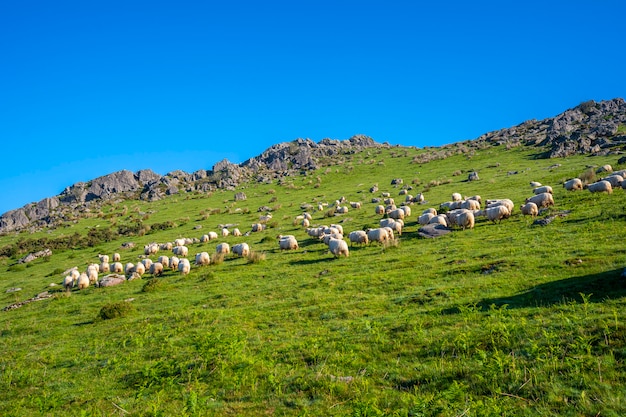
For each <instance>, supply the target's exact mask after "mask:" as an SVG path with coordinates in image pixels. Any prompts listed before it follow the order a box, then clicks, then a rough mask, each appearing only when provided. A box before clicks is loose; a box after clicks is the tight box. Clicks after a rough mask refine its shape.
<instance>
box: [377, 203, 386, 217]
mask: <svg viewBox="0 0 626 417" xmlns="http://www.w3.org/2000/svg"><path fill="white" fill-rule="evenodd" d="M375 211H376V214H378V215H379V216H382V215H383V214H385V206H383V205H381V204H379V205H377V206H376V209H375Z"/></svg>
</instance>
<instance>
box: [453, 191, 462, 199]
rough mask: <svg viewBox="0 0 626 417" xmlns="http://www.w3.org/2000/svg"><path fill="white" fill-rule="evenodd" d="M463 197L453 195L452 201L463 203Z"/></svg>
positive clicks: (457, 194)
mask: <svg viewBox="0 0 626 417" xmlns="http://www.w3.org/2000/svg"><path fill="white" fill-rule="evenodd" d="M462 199H463V196H462V195H461V194H459V193H452V201H461V200H462Z"/></svg>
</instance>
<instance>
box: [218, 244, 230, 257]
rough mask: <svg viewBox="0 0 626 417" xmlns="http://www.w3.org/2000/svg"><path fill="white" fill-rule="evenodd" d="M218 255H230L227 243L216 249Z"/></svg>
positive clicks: (219, 245)
mask: <svg viewBox="0 0 626 417" xmlns="http://www.w3.org/2000/svg"><path fill="white" fill-rule="evenodd" d="M215 252H216V253H223V254H225V255H226V254H229V253H230V245H229V244H228V243H226V242H222V243H220V244H218V245H217V246H216V247H215Z"/></svg>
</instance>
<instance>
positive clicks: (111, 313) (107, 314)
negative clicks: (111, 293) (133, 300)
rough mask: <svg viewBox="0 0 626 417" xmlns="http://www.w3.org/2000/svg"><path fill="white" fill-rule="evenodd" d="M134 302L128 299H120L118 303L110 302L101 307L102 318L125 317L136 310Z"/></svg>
mask: <svg viewBox="0 0 626 417" xmlns="http://www.w3.org/2000/svg"><path fill="white" fill-rule="evenodd" d="M134 309H135V308H134V307H133V305H132V304H130V303H128V302H126V301H118V302H117V303H109V304H106V305H104V306H103V307H102V308H101V309H100V314H99V315H100V318H101V319H102V320H109V319H114V318H117V317H125V316H127V315H128V314H130V313H131V312H132V311H134Z"/></svg>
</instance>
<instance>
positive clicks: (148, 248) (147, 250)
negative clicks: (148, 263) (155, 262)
mask: <svg viewBox="0 0 626 417" xmlns="http://www.w3.org/2000/svg"><path fill="white" fill-rule="evenodd" d="M158 251H159V245H157V244H156V243H150V244H148V245H145V246H144V247H143V253H144V255H146V256H150V255H156V254H157V252H158Z"/></svg>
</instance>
